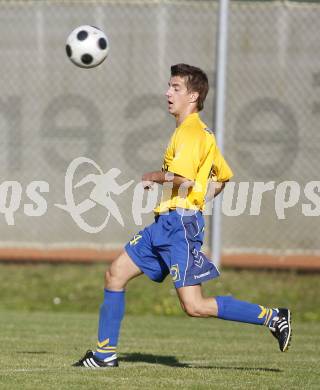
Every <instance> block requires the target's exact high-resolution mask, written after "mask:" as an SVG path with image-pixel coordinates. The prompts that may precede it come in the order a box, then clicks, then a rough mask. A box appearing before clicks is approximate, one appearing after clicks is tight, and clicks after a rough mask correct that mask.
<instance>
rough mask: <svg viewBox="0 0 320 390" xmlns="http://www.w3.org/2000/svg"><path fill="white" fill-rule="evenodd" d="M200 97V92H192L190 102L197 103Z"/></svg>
mask: <svg viewBox="0 0 320 390" xmlns="http://www.w3.org/2000/svg"><path fill="white" fill-rule="evenodd" d="M198 97H199V92H191V93H190V98H189V102H190V103H195V102H196V101H197V100H198Z"/></svg>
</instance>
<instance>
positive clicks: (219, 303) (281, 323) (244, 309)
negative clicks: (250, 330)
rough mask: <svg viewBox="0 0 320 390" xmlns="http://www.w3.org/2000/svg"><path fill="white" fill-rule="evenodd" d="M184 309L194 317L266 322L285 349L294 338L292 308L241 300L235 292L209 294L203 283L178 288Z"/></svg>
mask: <svg viewBox="0 0 320 390" xmlns="http://www.w3.org/2000/svg"><path fill="white" fill-rule="evenodd" d="M177 294H178V297H179V300H180V304H181V307H182V308H183V310H184V311H185V312H186V313H187V314H188V315H189V316H192V317H217V318H220V319H224V320H229V321H237V322H245V323H249V324H256V325H265V326H267V327H268V328H269V329H270V330H271V332H272V334H273V335H274V336H275V337H276V338H277V340H278V342H279V347H280V350H281V351H282V352H284V351H286V350H287V349H288V346H289V342H290V339H291V318H290V311H289V310H288V309H271V308H267V307H264V306H262V305H257V304H255V303H250V302H245V301H240V300H238V299H235V298H233V297H232V296H217V297H211V298H205V297H203V295H202V289H201V285H195V286H185V287H180V288H177Z"/></svg>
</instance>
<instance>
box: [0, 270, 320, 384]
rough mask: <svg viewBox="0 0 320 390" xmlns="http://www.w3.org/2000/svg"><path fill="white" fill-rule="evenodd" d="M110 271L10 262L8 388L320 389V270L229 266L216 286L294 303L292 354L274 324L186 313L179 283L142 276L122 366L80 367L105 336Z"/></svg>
mask: <svg viewBox="0 0 320 390" xmlns="http://www.w3.org/2000/svg"><path fill="white" fill-rule="evenodd" d="M102 273H103V267H102V266H100V265H94V266H90V267H89V266H76V265H74V266H49V265H41V266H31V265H29V266H18V265H0V282H1V290H0V330H1V355H0V389H1V390H2V389H10V390H11V389H76V388H77V389H79V388H80V389H82V388H83V389H97V388H102V386H103V387H104V388H110V389H138V388H139V389H154V388H164V389H178V388H186V389H208V388H210V389H231V388H235V389H256V388H259V389H280V388H286V389H298V388H299V389H318V388H320V370H319V361H320V334H319V324H320V322H319V317H318V316H319V306H320V305H319V297H318V295H319V294H318V293H319V287H318V279H319V276H318V275H299V274H295V273H286V272H281V273H274V272H272V273H269V272H248V271H242V272H239V271H227V270H226V271H224V272H223V276H222V277H221V279H220V281H215V282H212V283H208V284H207V286H206V290H207V293H208V294H210V293H219V294H225V293H233V294H234V295H236V296H237V297H240V298H242V299H244V298H247V299H248V300H253V299H254V300H256V299H258V302H259V303H260V302H261V303H262V304H267V303H268V302H270V303H271V304H273V303H274V302H275V301H278V303H279V304H281V305H287V304H288V305H289V306H290V307H291V308H292V309H293V316H294V317H293V318H294V328H293V329H294V330H293V332H294V333H293V342H292V346H291V348H290V350H289V352H287V353H281V352H280V351H279V350H278V346H277V343H276V341H275V339H274V338H273V337H272V336H271V335H270V333H269V332H268V330H267V329H265V328H264V327H259V326H252V325H246V324H237V323H230V322H226V321H219V320H215V319H194V318H188V317H185V316H184V315H180V313H181V312H180V309H179V306H178V303H177V301H176V297H175V293H174V291H173V290H172V287H171V283H170V281H169V280H168V281H166V282H165V283H164V284H162V285H155V284H154V283H151V282H149V281H148V280H147V279H140V280H136V281H134V282H133V283H132V285H130V286H129V287H128V291H127V309H128V310H127V313H129V314H128V315H127V316H126V317H125V319H124V321H123V327H122V333H121V339H120V345H119V357H120V367H119V368H118V369H108V370H98V371H94V370H86V369H79V368H73V367H71V363H72V362H74V361H75V360H78V359H79V358H80V357H81V355H83V353H84V352H85V351H86V349H87V348H92V347H94V345H95V342H96V330H97V319H98V317H97V310H98V307H99V304H100V301H101V295H102V292H101V287H100V284H101V281H102V277H103V275H102ZM277 286H281V291H277ZM210 291H212V292H210ZM57 298H58V299H57ZM54 302H55V303H54ZM178 310H179V311H178Z"/></svg>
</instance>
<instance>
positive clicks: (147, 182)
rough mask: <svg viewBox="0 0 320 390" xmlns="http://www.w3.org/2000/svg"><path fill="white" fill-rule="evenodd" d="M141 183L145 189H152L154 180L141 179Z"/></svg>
mask: <svg viewBox="0 0 320 390" xmlns="http://www.w3.org/2000/svg"><path fill="white" fill-rule="evenodd" d="M142 185H143V188H144V189H145V190H153V185H154V182H153V181H151V180H142Z"/></svg>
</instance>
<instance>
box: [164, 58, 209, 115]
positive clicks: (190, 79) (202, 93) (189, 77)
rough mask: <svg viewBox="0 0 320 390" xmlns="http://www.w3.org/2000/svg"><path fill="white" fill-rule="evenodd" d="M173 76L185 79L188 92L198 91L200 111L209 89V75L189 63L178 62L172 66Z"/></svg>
mask: <svg viewBox="0 0 320 390" xmlns="http://www.w3.org/2000/svg"><path fill="white" fill-rule="evenodd" d="M171 76H180V77H183V78H184V79H185V83H186V87H187V90H188V92H198V94H199V97H198V101H197V108H198V111H201V110H202V109H203V103H204V101H205V100H206V97H207V94H208V91H209V82H208V77H207V75H206V74H205V73H204V71H203V70H201V69H200V68H197V67H195V66H191V65H187V64H177V65H172V66H171Z"/></svg>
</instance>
